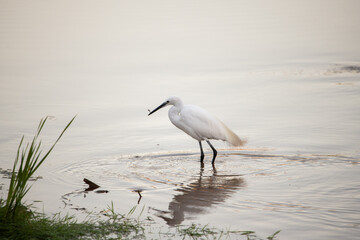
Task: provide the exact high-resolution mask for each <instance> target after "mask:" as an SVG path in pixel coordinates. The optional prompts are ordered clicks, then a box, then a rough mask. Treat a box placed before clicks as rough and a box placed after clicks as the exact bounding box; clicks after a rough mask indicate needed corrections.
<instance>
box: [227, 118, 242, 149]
mask: <svg viewBox="0 0 360 240" xmlns="http://www.w3.org/2000/svg"><path fill="white" fill-rule="evenodd" d="M223 126H224V128H225V130H226V141H227V142H228V143H230V144H231V145H232V146H234V147H240V146H244V145H245V144H246V143H247V141H246V140H245V139H241V138H239V137H238V135H236V134H235V133H234V132H233V131H231V130H230V129H229V128H228V127H227V126H226V125H225V124H224V123H223Z"/></svg>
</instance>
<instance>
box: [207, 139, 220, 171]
mask: <svg viewBox="0 0 360 240" xmlns="http://www.w3.org/2000/svg"><path fill="white" fill-rule="evenodd" d="M206 142H207V143H208V144H209V146H210V147H211V149H212V150H213V153H214V155H213V159H212V162H211V164H212V165H214V164H215V158H216V155H217V151H216V149H215V148H214V147H213V145H211V143H210V142H209V140H206Z"/></svg>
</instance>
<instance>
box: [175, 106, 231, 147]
mask: <svg viewBox="0 0 360 240" xmlns="http://www.w3.org/2000/svg"><path fill="white" fill-rule="evenodd" d="M180 119H181V121H182V122H183V124H184V125H186V126H187V128H190V129H191V130H192V131H193V133H194V134H196V135H197V136H198V138H199V139H201V140H205V139H218V140H224V141H226V140H227V139H226V130H225V129H224V127H223V124H222V123H221V122H220V121H219V120H218V119H217V118H216V117H214V116H212V115H211V114H210V113H208V112H207V111H206V110H204V109H202V108H200V107H198V106H194V105H186V106H184V108H183V109H182V111H181V113H180Z"/></svg>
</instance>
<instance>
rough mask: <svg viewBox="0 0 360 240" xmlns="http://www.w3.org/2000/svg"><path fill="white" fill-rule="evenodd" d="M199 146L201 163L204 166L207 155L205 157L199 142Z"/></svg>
mask: <svg viewBox="0 0 360 240" xmlns="http://www.w3.org/2000/svg"><path fill="white" fill-rule="evenodd" d="M199 145H200V162H201V163H202V164H203V163H204V157H205V155H204V151H203V148H202V145H201V141H199Z"/></svg>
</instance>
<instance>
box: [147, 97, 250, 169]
mask: <svg viewBox="0 0 360 240" xmlns="http://www.w3.org/2000/svg"><path fill="white" fill-rule="evenodd" d="M167 105H173V106H172V107H171V108H170V109H169V112H168V114H169V119H170V121H171V122H172V123H173V124H174V125H175V126H176V127H177V128H179V129H181V130H183V131H184V132H185V133H187V134H188V135H189V136H191V137H193V138H194V139H196V140H197V141H198V142H199V145H200V151H201V158H200V161H201V163H202V162H203V159H204V152H203V149H202V145H201V141H204V140H205V141H206V142H207V143H208V144H209V146H210V147H211V149H212V150H213V153H214V156H213V160H212V164H214V163H215V158H216V155H217V151H216V150H215V148H214V147H213V146H212V145H211V143H210V141H209V140H210V139H216V140H223V141H226V142H228V143H230V144H231V145H233V146H242V145H244V144H245V141H244V140H242V139H240V138H239V137H238V136H237V135H236V134H235V133H234V132H233V131H231V130H230V129H229V128H228V127H227V126H226V125H225V124H224V123H223V122H221V121H220V120H219V119H217V118H216V117H214V116H212V115H211V114H210V113H209V112H207V111H206V110H205V109H203V108H200V107H198V106H195V105H185V104H183V102H182V101H181V99H180V98H178V97H170V98H168V99H167V100H166V101H165V102H164V103H162V104H161V105H160V106H159V107H157V108H156V109H154V110H153V111H151V112H150V113H149V115H150V114H152V113H154V112H156V111H157V110H159V109H160V108H163V107H165V106H167Z"/></svg>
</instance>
